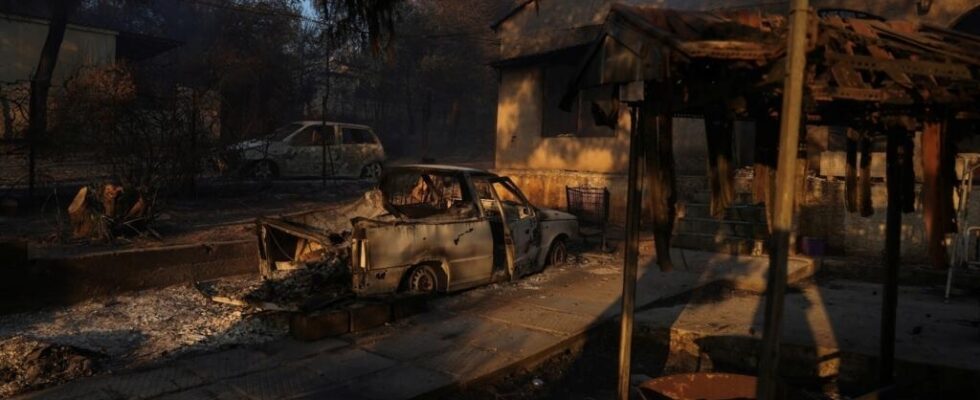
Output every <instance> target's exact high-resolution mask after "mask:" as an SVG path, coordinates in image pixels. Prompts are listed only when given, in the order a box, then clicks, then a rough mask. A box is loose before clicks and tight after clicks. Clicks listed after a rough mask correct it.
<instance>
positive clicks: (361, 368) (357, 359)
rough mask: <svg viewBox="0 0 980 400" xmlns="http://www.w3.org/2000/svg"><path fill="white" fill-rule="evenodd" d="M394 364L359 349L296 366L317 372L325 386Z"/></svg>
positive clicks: (394, 362) (320, 355) (322, 355)
mask: <svg viewBox="0 0 980 400" xmlns="http://www.w3.org/2000/svg"><path fill="white" fill-rule="evenodd" d="M396 364H398V362H397V361H395V360H392V359H390V358H386V357H382V356H380V355H377V354H374V353H371V352H368V351H364V350H361V349H342V350H340V351H333V352H328V353H322V354H318V355H317V356H315V357H312V358H310V359H308V360H306V361H305V362H302V363H300V364H298V365H301V366H303V367H305V368H309V369H310V370H313V371H315V372H317V373H318V374H319V375H320V376H321V377H322V378H323V379H324V380H323V383H324V385H326V384H328V383H338V384H339V383H343V382H346V381H348V380H351V379H354V378H357V377H360V376H364V375H367V374H370V373H373V372H377V371H380V370H383V369H386V368H390V367H392V366H394V365H396Z"/></svg>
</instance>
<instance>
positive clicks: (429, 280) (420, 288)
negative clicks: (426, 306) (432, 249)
mask: <svg viewBox="0 0 980 400" xmlns="http://www.w3.org/2000/svg"><path fill="white" fill-rule="evenodd" d="M438 287H439V276H438V275H436V271H435V269H434V268H432V266H430V265H427V264H422V265H419V266H416V267H415V268H412V270H411V271H409V273H408V280H407V282H406V290H408V292H409V293H414V294H431V293H435V291H436V288H438Z"/></svg>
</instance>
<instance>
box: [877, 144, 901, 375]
mask: <svg viewBox="0 0 980 400" xmlns="http://www.w3.org/2000/svg"><path fill="white" fill-rule="evenodd" d="M900 135H904V132H896V131H891V132H888V144H887V147H886V152H885V157H886V165H887V166H886V169H885V180H886V184H887V187H888V211H887V214H886V218H885V260H884V261H885V265H884V267H885V268H884V269H885V281H884V282H885V283H884V291H883V293H884V296H883V299H882V303H881V343H880V345H881V346H880V349H881V351H880V356H879V357H880V359H879V360H880V362H881V364H880V368H879V372H880V374H881V375H880V379H879V386H881V387H885V386H889V385H891V384H893V383H895V377H894V368H895V319H896V308H897V306H898V266H899V262H900V260H901V254H900V253H901V241H902V201H901V196H902V176H901V175H902V165H901V163H902V162H903V160H904V157H903V156H902V155H901V154H899V146H900V145H901V142H902V141H903V140H904V137H900ZM903 147H904V146H903Z"/></svg>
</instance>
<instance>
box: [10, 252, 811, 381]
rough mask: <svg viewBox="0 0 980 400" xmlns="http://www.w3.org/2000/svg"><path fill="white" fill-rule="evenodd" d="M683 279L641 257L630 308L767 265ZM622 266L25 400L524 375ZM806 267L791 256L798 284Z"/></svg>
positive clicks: (709, 269)
mask: <svg viewBox="0 0 980 400" xmlns="http://www.w3.org/2000/svg"><path fill="white" fill-rule="evenodd" d="M677 251H678V254H675V260H682V261H681V262H679V263H677V264H679V265H678V267H677V268H678V271H674V272H670V273H661V272H659V271H657V270H656V269H655V266H654V265H653V263H652V259H651V258H650V257H644V258H643V259H642V262H641V265H642V268H641V271H640V273H639V276H640V278H639V282H638V298H637V306H638V307H642V306H644V305H648V304H651V303H652V302H654V301H656V300H658V299H663V298H668V297H672V296H675V295H678V294H681V293H683V292H686V291H689V290H691V289H693V288H695V287H699V286H702V285H706V284H708V283H712V282H718V281H729V282H730V283H732V284H733V285H734V286H737V287H757V286H758V285H759V284H760V283H764V282H765V276H764V270H765V267H766V265H767V264H768V259H767V258H758V257H737V256H729V255H718V254H713V253H704V252H696V251H690V250H685V251H683V252H682V253H681V252H680V251H679V250H677ZM621 263H622V261H621V258H618V257H613V256H608V255H595V254H589V255H586V256H584V257H583V260H582V262H581V263H575V264H572V265H569V266H565V267H562V268H551V269H549V270H548V271H546V272H544V273H542V274H538V275H535V276H531V277H528V278H525V279H524V280H521V281H519V282H516V283H511V284H496V285H491V286H489V287H485V288H480V289H476V290H471V291H467V292H463V293H459V294H455V295H449V296H443V297H440V298H438V299H436V300H434V302H433V304H432V305H431V309H432V311H430V312H428V313H425V314H421V315H417V316H414V317H411V318H408V319H404V320H401V321H397V322H395V323H392V324H389V325H387V326H384V327H381V328H379V329H375V330H371V331H367V332H363V333H358V334H350V335H346V336H342V337H339V338H332V339H325V340H320V341H316V342H309V343H306V342H298V341H294V340H290V339H284V340H280V341H276V342H272V343H267V344H264V345H262V346H256V347H249V348H236V349H230V350H226V351H222V352H218V353H213V354H207V355H201V356H197V357H193V358H184V359H179V360H175V361H172V362H168V363H165V364H163V365H159V366H157V367H155V368H150V369H145V370H141V371H134V372H130V373H122V374H118V375H110V376H101V377H94V378H88V379H83V380H79V381H75V382H72V383H69V384H65V385H62V386H59V387H55V388H51V389H47V390H43V391H39V392H35V393H30V394H27V395H25V396H22V397H20V398H22V399H40V398H44V399H121V398H126V399H145V398H163V399H224V398H236V399H237V398H247V399H273V398H275V399H303V398H316V399H332V398H337V399H407V398H413V397H416V396H419V395H423V394H428V393H436V392H440V391H446V390H452V389H453V388H458V387H462V386H466V385H469V384H473V383H476V382H479V381H481V380H484V379H489V378H491V377H493V376H498V374H502V373H506V372H508V371H512V370H514V369H516V368H519V367H522V366H523V367H526V366H528V365H529V363H531V364H533V362H534V361H535V360H542V359H544V358H546V357H548V356H549V355H551V354H554V353H555V352H556V351H559V350H561V349H562V348H564V346H566V345H567V344H568V343H569V342H571V341H574V340H576V339H577V338H579V337H581V335H582V334H583V333H585V332H586V331H588V330H589V329H590V328H592V327H594V326H596V325H597V324H599V323H602V322H604V321H607V320H609V319H610V318H613V317H614V316H615V315H617V314H618V313H619V301H618V300H619V294H620V290H621V286H622V280H621ZM812 271H813V265H812V263H811V262H809V261H807V260H802V259H794V260H792V261H791V263H790V276H791V277H793V279H802V278H805V277H807V276H809V275H810V274H811V273H812Z"/></svg>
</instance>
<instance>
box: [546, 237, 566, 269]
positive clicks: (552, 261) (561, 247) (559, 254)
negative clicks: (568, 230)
mask: <svg viewBox="0 0 980 400" xmlns="http://www.w3.org/2000/svg"><path fill="white" fill-rule="evenodd" d="M567 262H568V244H567V243H565V238H556V239H555V240H553V241H551V248H549V249H548V258H547V259H545V266H548V267H556V266H557V267H560V266H562V265H565V263H567Z"/></svg>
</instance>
